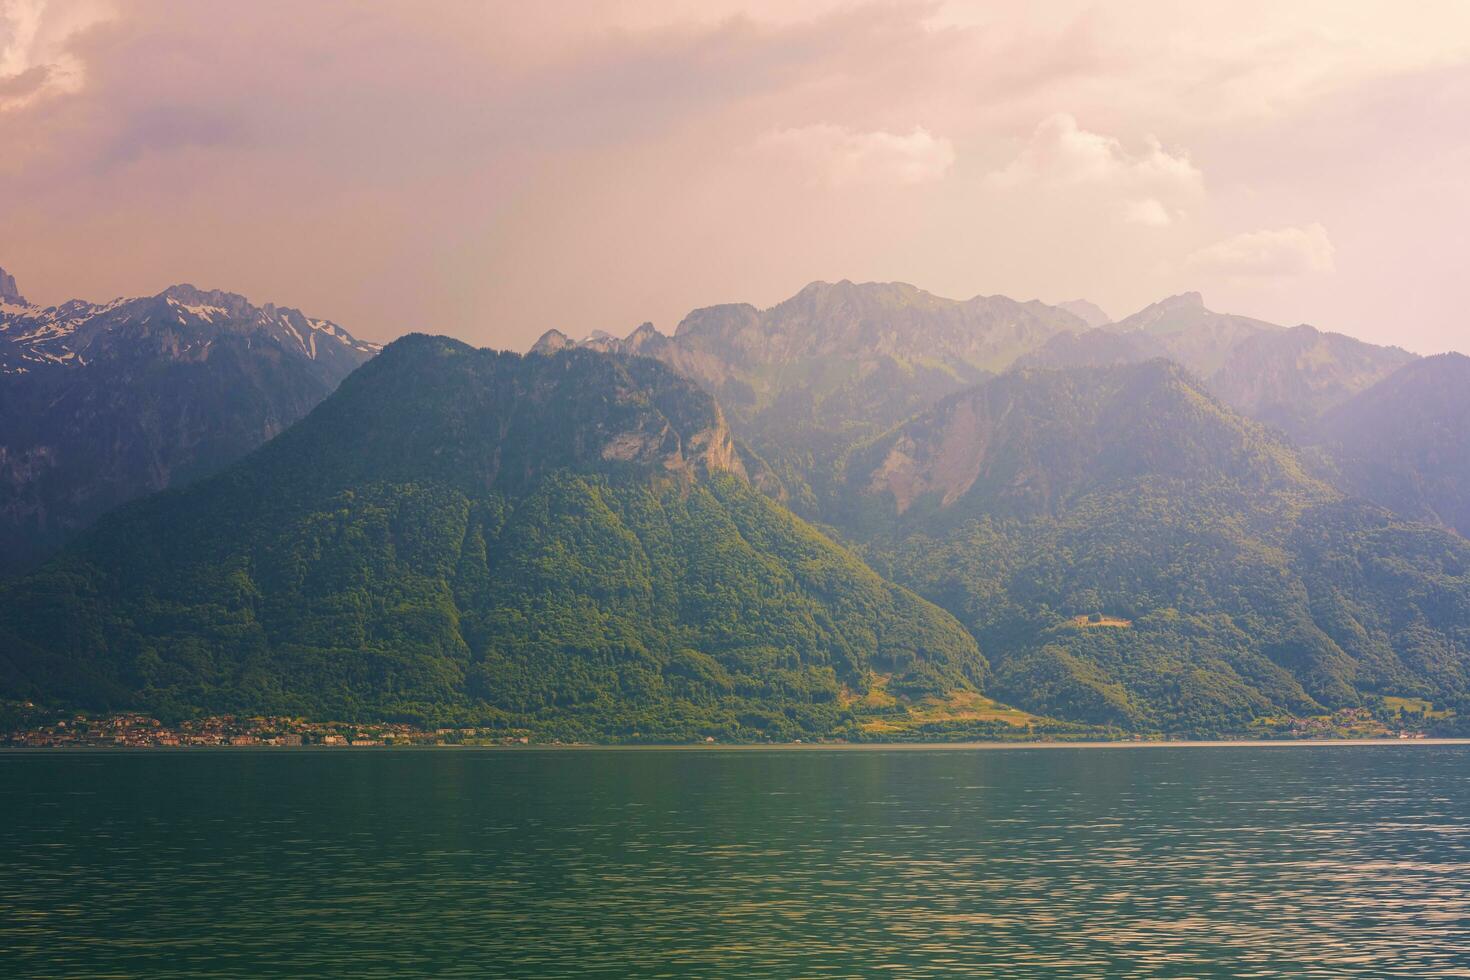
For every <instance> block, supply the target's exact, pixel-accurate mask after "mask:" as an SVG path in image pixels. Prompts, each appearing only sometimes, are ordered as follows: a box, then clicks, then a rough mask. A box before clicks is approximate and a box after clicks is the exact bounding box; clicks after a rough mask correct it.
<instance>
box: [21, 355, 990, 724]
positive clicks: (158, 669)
mask: <svg viewBox="0 0 1470 980" xmlns="http://www.w3.org/2000/svg"><path fill="white" fill-rule="evenodd" d="M986 670H987V666H986V663H985V661H984V659H983V658H982V657H981V655H980V653H979V651H978V649H977V648H976V645H975V643H974V641H973V639H971V637H970V636H968V635H967V634H966V632H965V631H964V630H963V629H962V628H961V627H960V625H959V624H958V623H957V622H955V621H954V620H953V619H952V618H951V617H950V616H949V615H948V614H946V613H944V612H942V611H941V610H939V609H938V608H936V607H934V606H932V605H930V604H929V603H927V602H925V601H923V600H921V599H919V598H917V597H916V596H914V595H913V594H912V593H909V592H907V591H905V590H903V589H900V588H896V587H894V586H892V585H890V584H888V583H887V582H885V581H883V580H882V579H880V578H879V577H878V576H877V575H876V574H874V573H873V572H872V571H871V570H869V569H868V568H867V567H866V566H864V565H863V564H862V562H861V561H860V560H858V559H857V558H856V557H854V556H853V555H852V554H851V553H850V552H848V551H846V550H844V549H842V548H840V547H838V546H836V545H834V544H833V543H832V542H831V541H829V540H828V539H826V538H824V537H823V536H822V535H820V534H819V533H817V532H816V531H815V530H813V529H812V528H810V527H808V526H807V525H805V524H803V523H802V522H801V521H800V520H799V519H797V518H795V517H794V516H792V515H791V514H790V513H789V512H786V511H785V510H783V509H782V508H781V507H780V506H779V505H777V504H775V503H773V502H772V501H771V500H770V499H768V498H767V497H765V496H763V495H761V494H759V493H757V492H756V491H754V490H752V489H751V488H750V486H749V485H748V483H747V482H746V481H745V479H744V478H743V475H742V464H741V462H740V459H739V455H738V453H737V452H736V451H735V446H734V442H733V440H732V439H731V437H730V433H729V431H728V429H727V428H726V426H725V423H724V419H723V416H722V414H721V412H720V410H719V408H718V407H717V406H716V405H715V403H714V401H713V400H712V399H711V398H710V397H709V396H708V395H706V394H705V393H704V392H703V391H702V390H700V389H699V388H698V387H697V386H695V385H694V384H692V383H691V382H689V381H686V380H684V379H682V378H680V377H679V376H677V375H675V374H674V373H673V372H671V371H670V370H668V369H667V368H665V367H663V366H662V365H660V364H659V363H657V362H654V361H651V360H648V359H643V358H625V357H620V356H611V355H604V354H598V353H594V352H591V351H577V350H573V351H565V352H561V353H557V354H552V355H540V354H535V355H529V356H526V357H521V356H518V355H515V354H502V353H496V352H493V351H482V350H474V349H472V348H469V347H467V346H465V345H463V344H459V343H457V342H454V341H450V340H446V339H443V338H431V337H423V336H413V337H408V338H405V339H403V340H400V341H398V342H397V343H395V344H393V345H391V346H390V347H388V348H387V349H386V350H385V351H384V352H383V353H382V354H381V355H380V356H379V357H378V358H376V359H374V360H373V361H372V362H371V363H369V364H368V365H366V366H364V367H363V368H362V369H360V370H359V371H357V372H356V373H354V374H353V375H352V376H351V377H349V378H348V379H347V380H346V381H345V382H344V383H343V385H342V386H341V388H340V389H339V390H338V391H337V393H336V394H334V395H333V396H332V397H330V398H328V399H327V400H326V401H325V402H324V403H323V404H322V405H320V406H319V407H318V408H317V409H316V410H315V411H313V412H312V413H311V414H310V415H309V416H308V417H307V418H306V419H304V420H303V421H302V422H300V423H299V424H298V425H296V426H295V427H293V428H292V429H290V430H288V431H287V432H286V433H284V434H283V435H282V436H280V437H278V438H277V439H275V440H274V441H272V442H271V443H269V444H267V445H266V446H264V447H263V448H262V449H260V450H259V451H257V452H255V453H254V454H252V455H251V456H249V457H247V458H246V459H245V460H244V461H242V462H241V463H239V464H237V465H235V466H233V467H231V468H230V469H227V470H226V471H224V472H223V473H221V474H220V475H218V476H216V477H213V478H211V479H208V480H205V481H203V482H201V483H198V484H195V485H194V486H192V487H190V488H187V489H184V490H180V491H169V492H166V493H163V494H159V495H156V496H153V497H150V498H147V499H145V500H142V501H139V502H136V503H134V504H131V505H129V506H127V507H125V508H123V509H121V510H120V511H118V512H116V513H114V514H112V515H110V516H109V517H107V518H105V519H104V520H103V521H101V522H100V523H99V524H98V525H97V526H96V527H95V528H93V529H92V530H91V531H89V532H87V533H86V534H84V535H83V536H82V537H81V538H80V539H79V540H77V541H76V542H75V543H74V544H73V545H71V546H70V547H68V548H67V549H66V550H65V551H64V552H63V553H62V554H61V555H60V556H59V557H58V558H56V559H54V560H53V561H52V562H50V563H49V564H47V565H46V566H44V567H43V568H42V569H41V570H39V571H37V572H35V573H33V574H31V575H28V576H26V577H24V578H21V579H18V580H16V581H13V582H11V583H9V584H8V585H6V586H4V587H0V685H3V688H4V690H5V692H6V693H7V694H9V695H11V696H27V697H37V698H48V699H60V700H69V701H77V702H82V703H91V704H100V703H107V704H113V705H119V706H121V705H129V706H132V705H136V706H140V707H147V708H150V709H152V710H156V711H160V712H164V713H167V714H185V713H188V712H191V711H196V710H202V711H211V712H212V711H251V712H282V713H297V714H308V715H316V716H331V717H345V718H364V717H398V716H402V717H413V718H419V719H424V720H434V721H442V722H449V721H459V722H466V721H468V722H473V723H477V724H487V725H495V724H500V725H517V726H529V727H534V728H538V729H542V730H548V731H555V732H560V733H564V734H567V735H578V736H587V735H597V734H601V735H614V736H616V735H624V736H626V735H631V734H632V733H633V732H640V733H642V734H643V735H644V736H646V737H657V736H659V735H664V736H670V737H673V736H677V737H691V736H693V735H697V734H699V733H700V732H704V731H709V732H711V733H715V732H720V733H727V734H729V733H733V734H745V735H755V734H760V733H772V734H784V733H790V732H795V731H829V730H832V729H833V728H834V727H836V726H838V725H840V724H841V723H842V720H843V718H844V708H843V704H844V703H845V700H846V699H847V698H849V697H851V696H853V695H854V694H860V693H861V692H863V691H864V690H865V689H866V688H867V686H868V684H870V683H871V682H872V680H873V678H874V677H875V676H881V677H883V678H885V682H886V684H887V686H888V689H889V690H894V691H898V692H900V693H909V694H922V693H929V692H934V691H941V690H954V689H966V688H973V687H975V686H976V685H978V684H979V683H981V682H982V680H983V678H984V676H985V673H986Z"/></svg>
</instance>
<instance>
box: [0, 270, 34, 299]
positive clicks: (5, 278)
mask: <svg viewBox="0 0 1470 980" xmlns="http://www.w3.org/2000/svg"><path fill="white" fill-rule="evenodd" d="M0 303H10V304H13V305H15V306H29V305H30V304H29V303H27V302H26V298H25V297H24V296H22V295H21V294H20V289H19V288H18V287H17V286H16V285H15V277H14V276H12V275H11V274H10V273H8V272H6V271H5V270H4V269H0Z"/></svg>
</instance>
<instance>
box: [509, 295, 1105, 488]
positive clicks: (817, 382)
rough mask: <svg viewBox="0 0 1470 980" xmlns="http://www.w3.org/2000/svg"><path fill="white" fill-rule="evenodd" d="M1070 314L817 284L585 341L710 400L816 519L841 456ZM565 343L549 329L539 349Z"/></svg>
mask: <svg viewBox="0 0 1470 980" xmlns="http://www.w3.org/2000/svg"><path fill="white" fill-rule="evenodd" d="M1086 326H1087V324H1086V322H1085V321H1084V320H1083V319H1081V318H1080V317H1078V316H1076V315H1074V314H1072V313H1068V312H1066V311H1065V310H1061V309H1059V308H1057V307H1052V306H1047V305H1046V304H1044V303H1040V302H1037V301H1034V300H1033V301H1030V302H1024V303H1023V302H1018V301H1016V300H1013V299H1009V298H1007V297H1004V296H976V297H974V298H972V299H968V300H952V299H944V298H942V297H938V296H934V295H932V294H930V293H927V292H924V291H923V290H921V289H916V288H915V287H913V286H909V285H907V284H904V283H852V282H847V281H843V282H839V283H825V282H815V283H812V284H811V285H809V286H807V287H806V288H805V289H803V290H802V291H801V292H799V293H797V294H796V295H795V296H793V297H791V298H790V299H788V300H786V301H784V302H782V303H778V304H777V305H775V306H773V307H771V308H770V309H767V310H758V309H756V308H755V307H753V306H750V305H747V304H731V305H726V306H713V307H708V308H705V309H700V310H695V311H694V312H693V313H690V314H689V315H688V316H687V317H685V318H684V320H683V321H682V322H681V323H680V324H679V326H678V329H677V330H676V331H675V333H674V335H673V336H672V337H670V336H666V335H664V334H661V333H659V332H658V331H657V330H655V329H654V328H653V326H652V325H650V324H644V325H643V326H641V327H639V328H638V329H637V330H635V331H634V332H633V333H632V334H630V335H629V336H628V337H626V338H624V339H623V340H617V339H615V338H611V337H609V336H608V335H606V334H603V335H601V336H595V337H592V338H588V339H587V340H586V341H584V342H583V343H584V344H585V345H586V346H590V347H593V348H594V349H598V350H615V351H620V352H624V353H636V354H642V355H645V356H650V357H655V358H658V359H659V360H661V361H663V362H664V363H666V364H668V365H669V366H671V367H673V368H674V369H675V370H677V371H679V372H680V373H681V374H684V375H685V376H686V377H690V378H693V379H694V380H696V381H698V382H699V383H700V384H701V385H703V386H704V388H705V389H706V390H708V391H709V392H711V393H712V394H714V395H715V396H716V397H717V398H718V399H719V400H720V403H721V404H722V405H723V406H724V407H725V409H726V411H728V412H729V413H730V416H731V422H732V424H733V425H734V427H735V429H736V431H737V433H738V434H739V435H740V436H742V437H743V438H745V439H747V440H748V441H749V442H750V443H751V445H752V446H753V447H754V448H755V450H756V452H757V453H759V454H760V455H761V456H762V457H763V458H764V459H765V460H766V461H767V462H768V463H769V464H770V465H771V466H772V467H773V468H774V469H775V471H776V472H777V473H778V474H779V476H780V479H781V480H782V481H783V483H784V485H785V487H786V488H787V490H788V491H789V496H788V497H787V498H786V499H787V501H788V502H789V503H790V504H791V505H792V506H793V507H795V508H796V509H797V510H798V511H799V512H801V513H802V514H804V515H807V516H811V515H814V514H816V513H818V512H819V510H820V508H821V506H822V504H821V501H822V500H823V499H824V498H825V496H826V495H827V494H828V493H830V490H831V486H830V480H831V473H832V468H833V466H834V465H835V464H836V461H837V459H838V458H839V457H840V456H841V454H842V453H843V452H845V451H846V449H847V448H848V447H849V446H851V445H853V444H854V443H855V442H858V441H860V440H862V439H865V438H869V437H871V436H873V435H876V434H877V433H879V432H882V431H883V430H884V429H886V428H888V427H889V426H892V425H894V424H896V423H897V422H899V421H901V420H902V419H904V418H907V417H908V416H909V415H911V414H912V413H914V412H915V411H918V410H920V409H922V408H924V407H926V406H928V405H930V404H933V402H934V401H935V400H937V399H938V398H941V397H943V396H944V395H946V394H949V393H951V392H954V391H958V390H960V389H962V388H964V387H966V386H967V385H970V384H973V383H975V382H976V381H978V380H980V379H982V378H984V377H987V376H989V375H990V374H992V373H994V372H997V371H1001V370H1004V369H1005V368H1007V367H1009V366H1010V365H1011V363H1012V362H1014V361H1015V360H1016V358H1017V357H1019V356H1021V355H1022V354H1024V353H1026V352H1028V351H1032V350H1035V349H1037V348H1038V347H1040V346H1041V345H1042V344H1044V343H1045V342H1046V341H1047V340H1048V339H1049V338H1051V337H1053V336H1056V335H1057V334H1065V333H1071V332H1076V331H1080V330H1083V329H1085V328H1086ZM572 343H573V342H572V341H571V340H570V339H568V338H567V337H565V336H563V335H561V334H560V333H557V332H555V331H553V332H551V333H549V334H547V335H546V336H545V337H543V338H542V339H541V341H539V342H538V345H537V349H540V350H554V349H559V348H561V347H565V346H569V345H571V344H572Z"/></svg>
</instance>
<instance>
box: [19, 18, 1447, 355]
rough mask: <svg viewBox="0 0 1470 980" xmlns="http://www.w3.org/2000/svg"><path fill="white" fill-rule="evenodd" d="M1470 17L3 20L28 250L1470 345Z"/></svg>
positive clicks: (226, 278) (64, 272)
mask: <svg viewBox="0 0 1470 980" xmlns="http://www.w3.org/2000/svg"><path fill="white" fill-rule="evenodd" d="M1467 175H1470V2H1466V0H1413V2H1411V3H1405V2H1403V0H1393V2H1383V3H1377V2H1367V0H1291V2H1289V3H1283V2H1282V0H1263V2H1257V0H1224V2H1199V3H1189V2H1181V0H1159V2H1152V0H1127V2H1117V3H1107V2H1091V3H1085V2H1069V0H1047V2H1044V3H1038V2H1034V0H1016V2H1008V0H992V2H975V3H964V2H925V3H906V2H891V3H875V4H846V3H831V2H825V3H824V2H811V3H801V2H797V0H780V2H770V3H764V2H761V3H737V2H723V0H697V2H696V0H689V2H668V3H655V2H637V0H633V2H595V3H594V2H586V3H568V2H556V0H550V2H548V0H537V2H536V3H525V2H517V3H505V4H499V3H473V2H458V3H426V2H423V0H416V2H414V3H412V4H409V3H407V2H403V3H396V4H369V3H335V2H327V0H311V2H301V0H292V2H281V3H277V2H269V0H249V2H240V0H229V2H213V0H187V2H178V3H167V2H116V3H109V2H105V0H51V2H49V3H48V2H46V0H0V266H4V267H5V268H7V269H9V270H10V271H11V272H13V273H14V274H15V275H16V277H17V278H18V280H19V282H20V286H21V288H22V291H23V292H25V293H27V294H28V295H29V296H30V298H31V299H32V300H33V301H40V302H55V301H59V300H61V299H65V298H69V297H71V296H74V295H76V296H81V297H83V298H89V299H105V298H110V297H112V296H115V295H119V294H127V295H134V294H139V293H145V292H156V291H157V290H159V289H161V288H163V287H164V286H166V285H168V284H170V283H173V282H193V283H194V284H196V285H199V286H208V287H221V288H227V289H231V290H234V291H237V292H243V293H245V294H246V295H248V296H250V297H251V298H253V299H255V300H257V301H261V302H263V301H266V300H273V301H275V302H278V303H283V304H288V305H292V306H298V307H301V308H302V309H304V310H306V311H307V312H308V313H311V314H313V315H317V316H326V317H331V318H333V319H335V320H338V321H339V322H341V323H342V324H344V325H345V326H347V327H348V328H349V329H350V330H352V331H354V332H355V333H357V334H358V335H359V336H363V337H366V338H370V339H375V340H387V339H390V338H391V337H393V336H395V335H397V334H400V333H403V332H405V331H408V330H414V329H429V330H433V331H436V332H443V333H448V334H452V335H454V336H458V337H462V338H464V339H466V340H469V341H472V342H475V343H479V344H487V345H495V346H504V347H516V348H524V347H525V346H526V345H528V344H529V343H530V342H531V341H532V340H533V339H534V338H535V337H536V336H537V335H539V334H540V333H541V332H542V331H544V330H545V329H547V328H549V327H558V328H560V329H562V330H565V331H567V332H568V333H572V334H574V335H581V334H585V333H586V332H588V331H590V330H593V329H606V330H610V331H613V332H616V333H619V334H621V333H625V332H626V331H628V330H630V329H631V328H632V327H634V326H636V325H637V324H638V323H639V322H641V321H643V320H650V319H651V320H653V321H654V322H655V323H656V324H657V325H658V326H659V327H660V328H662V329H664V330H672V328H673V327H674V325H675V323H677V321H678V319H679V318H680V317H681V316H682V315H683V314H684V313H685V312H687V311H688V310H689V309H690V308H692V307H695V306H703V305H709V304H712V303H718V302H727V301H737V300H743V301H749V302H753V303H756V304H757V305H761V306H766V305H769V304H771V303H773V302H776V301H778V300H780V299H782V298H784V297H786V296H787V295H789V294H791V293H793V292H795V291H796V290H797V289H799V288H800V287H801V286H802V285H804V284H805V283H806V282H808V281H810V280H813V279H841V278H850V279H857V280H865V279H877V280H892V279H897V280H903V281H907V282H912V283H914V284H916V285H919V286H921V287H923V288H926V289H929V290H931V291H933V292H936V293H939V294H941V295H947V296H955V297H967V296H971V295H974V294H976V293H987V294H988V293H1005V294H1007V295H1011V296H1015V297H1017V298H1021V299H1028V298H1031V297H1039V298H1041V299H1045V300H1052V301H1056V300H1063V299H1070V298H1073V297H1078V296H1081V297H1086V298H1089V299H1092V300H1094V301H1095V302H1097V303H1099V304H1101V305H1102V306H1103V307H1104V308H1105V309H1107V310H1108V311H1109V312H1111V313H1113V314H1114V315H1117V316H1121V315H1123V314H1125V313H1127V312H1130V311H1132V310H1133V309H1135V308H1137V307H1140V306H1142V305H1145V304H1146V303H1149V302H1151V301H1153V300H1155V299H1157V298H1159V297H1160V296H1163V295H1166V294H1169V293H1174V292H1180V291H1183V290H1186V289H1199V290H1201V291H1202V292H1203V293H1204V294H1205V299H1206V302H1207V303H1208V304H1209V305H1210V306H1211V307H1212V308H1214V309H1217V310H1225V311H1230V312H1239V313H1248V314H1252V315H1256V316H1261V317H1264V318H1266V319H1270V320H1274V321H1277V322H1283V323H1297V322H1303V321H1305V322H1310V323H1313V324H1315V325H1317V326H1320V327H1323V328H1327V329H1335V330H1341V331H1343V332H1346V333H1351V334H1354V335H1357V336H1360V337H1363V338H1365V339H1369V340H1374V341H1378V342H1384V343H1399V344H1402V345H1403V346H1406V347H1409V348H1411V349H1413V350H1417V351H1421V352H1426V353H1427V352H1434V351H1440V350H1445V349H1449V348H1458V349H1460V350H1467V349H1470V320H1467V317H1466V314H1465V309H1466V305H1467V304H1466V302H1465V300H1464V298H1462V297H1461V295H1460V294H1461V292H1462V291H1464V289H1465V286H1464V279H1465V276H1466V264H1467V259H1470V247H1467V246H1470V230H1467V229H1470V179H1467Z"/></svg>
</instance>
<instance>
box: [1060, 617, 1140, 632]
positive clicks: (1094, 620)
mask: <svg viewBox="0 0 1470 980" xmlns="http://www.w3.org/2000/svg"><path fill="white" fill-rule="evenodd" d="M1069 622H1070V623H1071V624H1072V625H1073V626H1075V627H1077V628H1078V629H1094V628H1096V627H1100V626H1108V627H1112V628H1114V629H1129V628H1130V627H1132V626H1133V620H1131V619H1121V618H1119V617H1117V616H1104V615H1102V614H1101V613H1093V614H1092V615H1091V616H1073V617H1072V618H1071V620H1069Z"/></svg>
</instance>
